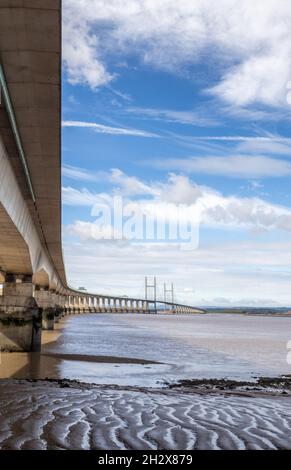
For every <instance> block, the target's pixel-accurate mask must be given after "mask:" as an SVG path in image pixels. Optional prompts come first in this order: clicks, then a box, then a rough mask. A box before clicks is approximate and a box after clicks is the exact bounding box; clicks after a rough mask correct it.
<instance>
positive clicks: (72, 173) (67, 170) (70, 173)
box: [62, 165, 103, 181]
mask: <svg viewBox="0 0 291 470" xmlns="http://www.w3.org/2000/svg"><path fill="white" fill-rule="evenodd" d="M62 174H63V176H65V177H66V178H69V179H72V180H77V181H97V180H98V179H100V178H101V177H102V176H103V173H102V172H98V173H92V172H91V171H89V170H85V169H84V168H78V167H75V166H72V165H63V167H62Z"/></svg>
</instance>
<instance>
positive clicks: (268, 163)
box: [151, 155, 291, 179]
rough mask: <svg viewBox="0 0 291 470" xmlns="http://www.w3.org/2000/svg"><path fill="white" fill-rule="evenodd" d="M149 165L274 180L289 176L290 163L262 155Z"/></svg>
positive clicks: (169, 160) (194, 159) (203, 158)
mask: <svg viewBox="0 0 291 470" xmlns="http://www.w3.org/2000/svg"><path fill="white" fill-rule="evenodd" d="M151 164H152V165H153V166H156V167H158V168H164V169H167V170H176V171H177V170H181V171H184V172H187V173H198V174H199V173H200V174H208V175H220V176H226V177H232V178H255V179H256V178H274V177H283V176H290V175H291V162H290V161H288V160H283V159H279V158H272V157H268V156H263V155H236V156H227V157H225V156H213V157H212V156H204V157H193V158H187V159H184V158H180V159H179V158H172V159H164V160H155V161H152V162H151Z"/></svg>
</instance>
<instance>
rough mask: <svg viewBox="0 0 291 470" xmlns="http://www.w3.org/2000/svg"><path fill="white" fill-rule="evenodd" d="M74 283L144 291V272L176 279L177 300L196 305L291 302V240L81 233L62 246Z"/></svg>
mask: <svg viewBox="0 0 291 470" xmlns="http://www.w3.org/2000/svg"><path fill="white" fill-rule="evenodd" d="M64 250H65V261H66V267H67V274H68V279H69V282H70V284H72V285H74V286H76V287H78V286H79V285H81V284H82V285H83V280H84V279H86V281H87V284H86V287H87V288H88V290H90V291H93V292H94V291H95V292H99V293H104V294H112V295H124V294H127V295H132V296H137V297H143V296H144V276H145V275H148V276H149V277H152V276H154V275H156V276H157V277H158V287H159V288H158V296H159V297H160V298H162V296H163V292H162V286H163V283H164V282H174V285H175V298H176V300H177V301H180V302H185V303H189V304H192V305H226V304H229V305H257V306H264V305H266V306H272V305H275V306H277V305H285V306H286V305H290V295H289V292H290V289H289V286H290V278H291V272H290V265H291V254H290V253H291V244H290V242H288V243H281V244H279V243H261V242H255V241H252V242H250V241H249V242H237V243H235V244H233V243H229V242H228V243H217V244H211V245H203V244H202V245H201V246H200V247H199V248H198V250H195V251H193V252H183V251H181V250H177V249H176V247H171V246H169V245H168V246H167V245H165V246H163V247H161V246H159V247H153V246H150V247H147V246H146V245H144V246H135V245H130V244H126V243H123V242H112V243H107V242H102V241H98V242H94V243H90V241H88V239H86V238H83V239H81V240H80V241H79V242H76V243H72V242H70V243H69V242H66V240H65V245H64Z"/></svg>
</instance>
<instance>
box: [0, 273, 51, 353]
mask: <svg viewBox="0 0 291 470" xmlns="http://www.w3.org/2000/svg"><path fill="white" fill-rule="evenodd" d="M41 322H42V309H40V308H39V307H38V305H37V303H36V301H35V299H34V298H33V285H32V280H31V277H30V276H21V277H20V276H17V277H16V276H11V275H7V276H6V281H5V283H4V286H3V296H2V297H0V351H7V352H15V351H17V352H18V351H19V352H20V351H25V352H30V351H34V352H37V351H40V349H41Z"/></svg>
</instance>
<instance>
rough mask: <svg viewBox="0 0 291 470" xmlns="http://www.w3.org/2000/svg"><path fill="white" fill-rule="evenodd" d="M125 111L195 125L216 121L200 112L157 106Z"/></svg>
mask: <svg viewBox="0 0 291 470" xmlns="http://www.w3.org/2000/svg"><path fill="white" fill-rule="evenodd" d="M126 111H127V112H129V113H132V114H137V115H139V116H141V117H143V118H150V119H154V120H157V121H165V122H175V123H178V124H190V125H194V126H196V127H209V126H216V125H217V124H218V121H216V120H215V119H214V118H210V117H205V116H203V114H202V112H201V113H199V112H194V111H178V110H174V109H157V108H137V107H130V108H127V109H126Z"/></svg>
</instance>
